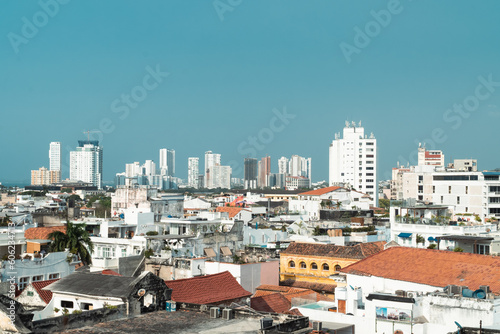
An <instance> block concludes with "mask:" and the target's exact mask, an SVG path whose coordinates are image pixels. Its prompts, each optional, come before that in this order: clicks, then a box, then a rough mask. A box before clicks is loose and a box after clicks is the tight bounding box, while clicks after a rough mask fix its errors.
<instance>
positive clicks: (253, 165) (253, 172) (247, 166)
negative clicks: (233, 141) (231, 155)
mask: <svg viewBox="0 0 500 334" xmlns="http://www.w3.org/2000/svg"><path fill="white" fill-rule="evenodd" d="M243 165H244V170H243V183H244V184H243V186H244V187H245V189H255V188H257V174H258V170H257V159H255V158H245V161H244V164H243Z"/></svg>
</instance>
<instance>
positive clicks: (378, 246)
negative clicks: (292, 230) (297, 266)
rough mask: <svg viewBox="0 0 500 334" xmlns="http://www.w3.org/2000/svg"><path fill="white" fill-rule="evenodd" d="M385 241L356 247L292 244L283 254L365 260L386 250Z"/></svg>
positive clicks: (366, 243)
mask: <svg viewBox="0 0 500 334" xmlns="http://www.w3.org/2000/svg"><path fill="white" fill-rule="evenodd" d="M385 244H386V243H385V241H377V242H365V243H361V244H357V245H355V246H338V245H333V244H318V243H306V242H292V243H291V244H290V245H289V246H288V248H287V249H285V250H284V251H282V252H281V254H292V255H308V256H324V257H332V258H343V259H364V258H366V257H368V256H370V255H373V254H376V253H378V252H381V251H383V250H384V245H385Z"/></svg>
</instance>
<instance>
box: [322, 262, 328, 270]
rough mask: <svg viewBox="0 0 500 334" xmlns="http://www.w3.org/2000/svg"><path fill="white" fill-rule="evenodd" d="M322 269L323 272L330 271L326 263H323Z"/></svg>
mask: <svg viewBox="0 0 500 334" xmlns="http://www.w3.org/2000/svg"><path fill="white" fill-rule="evenodd" d="M322 267H323V270H325V271H328V270H330V266H329V265H328V263H323V266H322Z"/></svg>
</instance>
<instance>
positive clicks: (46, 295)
mask: <svg viewBox="0 0 500 334" xmlns="http://www.w3.org/2000/svg"><path fill="white" fill-rule="evenodd" d="M58 280H59V278H56V279H49V280H46V281H38V282H33V283H31V285H33V287H34V288H35V290H36V292H38V295H39V296H40V298H42V300H43V301H44V302H45V304H48V303H50V301H51V299H52V291H50V290H42V289H43V288H45V287H46V286H47V285H49V284H52V283H54V282H56V281H58Z"/></svg>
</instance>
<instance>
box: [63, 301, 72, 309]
mask: <svg viewBox="0 0 500 334" xmlns="http://www.w3.org/2000/svg"><path fill="white" fill-rule="evenodd" d="M61 307H64V308H73V302H72V301H69V300H61Z"/></svg>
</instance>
